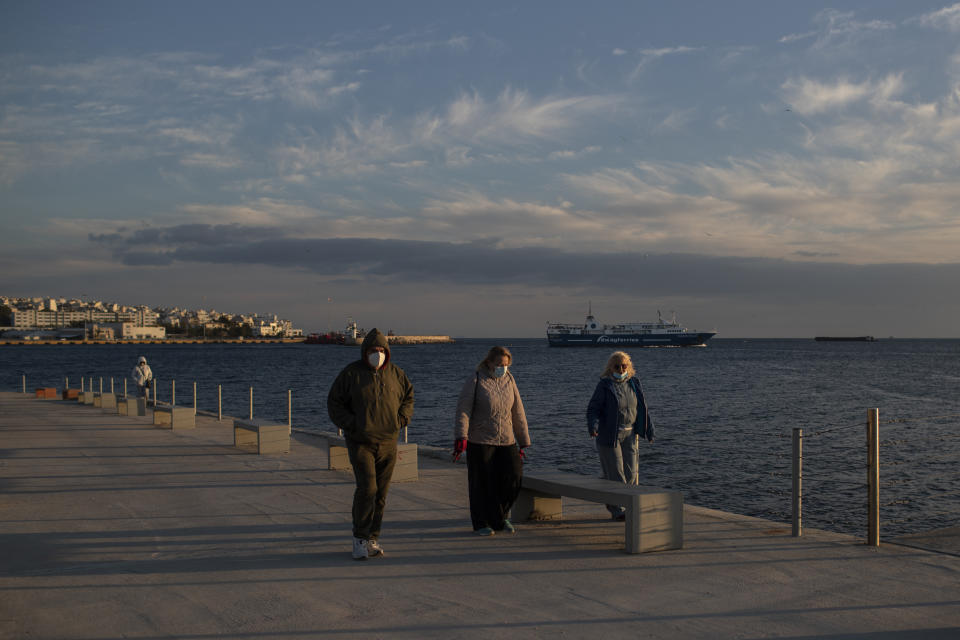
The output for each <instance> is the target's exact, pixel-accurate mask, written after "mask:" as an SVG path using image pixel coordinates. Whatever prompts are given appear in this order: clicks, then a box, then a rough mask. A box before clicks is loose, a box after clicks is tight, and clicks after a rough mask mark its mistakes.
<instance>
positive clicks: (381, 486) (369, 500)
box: [345, 438, 397, 540]
mask: <svg viewBox="0 0 960 640" xmlns="http://www.w3.org/2000/svg"><path fill="white" fill-rule="evenodd" d="M345 440H346V444H347V454H348V455H349V456H350V464H351V465H353V477H354V479H355V480H356V482H357V488H356V490H355V491H354V492H353V536H354V537H355V538H363V539H364V540H369V539H371V538H372V539H374V540H376V539H377V538H379V537H380V524H381V523H382V522H383V508H384V506H386V504H387V490H388V489H389V488H390V478H392V477H393V467H394V465H395V464H396V462H397V441H396V440H389V441H387V442H355V441H353V440H350V439H349V438H346V439H345Z"/></svg>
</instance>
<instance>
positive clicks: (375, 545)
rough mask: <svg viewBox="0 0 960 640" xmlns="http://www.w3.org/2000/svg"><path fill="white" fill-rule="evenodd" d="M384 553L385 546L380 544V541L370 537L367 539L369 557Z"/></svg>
mask: <svg viewBox="0 0 960 640" xmlns="http://www.w3.org/2000/svg"><path fill="white" fill-rule="evenodd" d="M382 555H383V547H381V546H380V543H379V542H377V541H376V540H374V539H373V538H370V539H369V540H367V557H368V558H376V557H377V556H382Z"/></svg>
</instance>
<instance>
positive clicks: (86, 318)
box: [12, 307, 157, 329]
mask: <svg viewBox="0 0 960 640" xmlns="http://www.w3.org/2000/svg"><path fill="white" fill-rule="evenodd" d="M12 315H13V326H14V328H15V329H35V328H55V327H69V326H70V325H72V324H73V323H75V322H87V323H100V324H103V323H121V322H129V323H132V324H134V325H136V326H138V327H150V326H155V325H156V324H157V314H156V312H154V311H151V310H150V309H147V308H145V307H144V308H140V309H135V310H133V311H98V310H95V309H85V310H83V311H42V310H39V309H25V310H19V309H18V310H15V311H14V312H13V314H12Z"/></svg>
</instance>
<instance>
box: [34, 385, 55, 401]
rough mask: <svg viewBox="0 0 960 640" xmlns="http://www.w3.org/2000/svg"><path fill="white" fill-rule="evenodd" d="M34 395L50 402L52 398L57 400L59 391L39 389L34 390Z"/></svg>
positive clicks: (45, 388)
mask: <svg viewBox="0 0 960 640" xmlns="http://www.w3.org/2000/svg"><path fill="white" fill-rule="evenodd" d="M33 394H34V396H35V397H37V398H41V399H43V400H48V399H51V398H52V399H54V400H55V399H56V397H57V390H56V389H54V388H53V387H39V388H37V389H35V390H34V392H33Z"/></svg>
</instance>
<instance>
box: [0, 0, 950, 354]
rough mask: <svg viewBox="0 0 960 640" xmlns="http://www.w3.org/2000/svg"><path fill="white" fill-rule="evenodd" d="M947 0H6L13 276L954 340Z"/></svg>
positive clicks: (362, 314)
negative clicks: (661, 315) (590, 311)
mask: <svg viewBox="0 0 960 640" xmlns="http://www.w3.org/2000/svg"><path fill="white" fill-rule="evenodd" d="M958 177H960V3H957V4H951V3H949V2H946V3H945V2H942V1H941V2H927V1H925V0H914V1H912V2H900V1H896V2H894V1H886V0H860V1H857V2H818V1H816V0H811V1H805V2H790V3H788V2H769V1H766V0H757V1H746V0H739V1H738V0H731V1H725V2H714V1H704V2H684V1H678V2H669V3H664V2H652V1H651V2H643V1H631V2H627V1H598V2H593V3H585V2H581V1H576V2H568V1H558V0H551V1H549V2H538V1H525V2H501V1H499V0H487V1H485V2H480V3H478V2H454V1H441V2H417V1H413V0H411V1H410V2H364V1H358V2H353V3H343V2H299V1H297V2H294V1H284V0H274V1H272V2H270V3H266V2H248V1H238V0H230V1H219V0H205V1H204V2H195V1H190V2H181V1H177V0H174V1H166V2H140V1H133V2H131V1H126V0H124V1H118V2H104V1H98V0H87V1H85V2H74V1H69V2H55V1H45V2H36V1H33V0H31V1H20V0H2V1H0V229H2V234H0V293H2V294H4V295H8V296H31V297H32V296H55V297H60V296H65V297H80V296H81V295H85V296H87V297H89V298H92V299H101V300H105V301H114V302H120V303H124V304H148V305H151V306H179V307H186V308H206V309H210V308H215V309H217V310H218V311H222V312H227V313H253V312H258V313H275V314H278V315H280V316H281V317H285V318H288V319H290V320H292V321H294V323H295V324H296V326H298V327H301V328H303V329H304V330H305V331H308V332H309V331H325V330H327V329H339V328H342V327H343V326H344V325H345V323H346V321H347V319H348V318H353V319H355V320H356V321H357V322H358V323H359V324H360V325H361V326H362V327H366V328H371V327H378V328H380V329H381V330H383V331H386V330H388V329H392V330H394V331H395V332H397V333H401V334H403V333H405V334H446V335H452V336H471V337H517V338H519V337H541V336H543V335H544V329H545V323H546V322H547V321H555V322H556V321H562V322H581V321H582V320H583V317H584V316H585V314H586V311H587V308H588V306H592V309H593V312H594V314H595V315H596V316H597V318H598V319H599V320H601V321H606V322H611V323H612V322H624V321H643V320H652V319H655V318H656V314H657V312H658V311H662V312H663V313H664V315H665V316H666V315H668V314H671V313H673V312H676V314H677V316H678V318H679V320H680V321H681V323H683V324H684V325H686V326H688V327H689V328H691V329H697V330H716V331H718V332H719V334H718V335H719V337H726V338H749V337H755V338H765V337H812V336H814V335H864V334H870V335H875V336H877V337H887V336H895V337H902V338H907V337H916V338H922V337H960V296H958V295H957V294H958V290H960V287H958V283H960V216H958V215H957V213H958V204H957V203H958V202H960V180H958Z"/></svg>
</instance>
